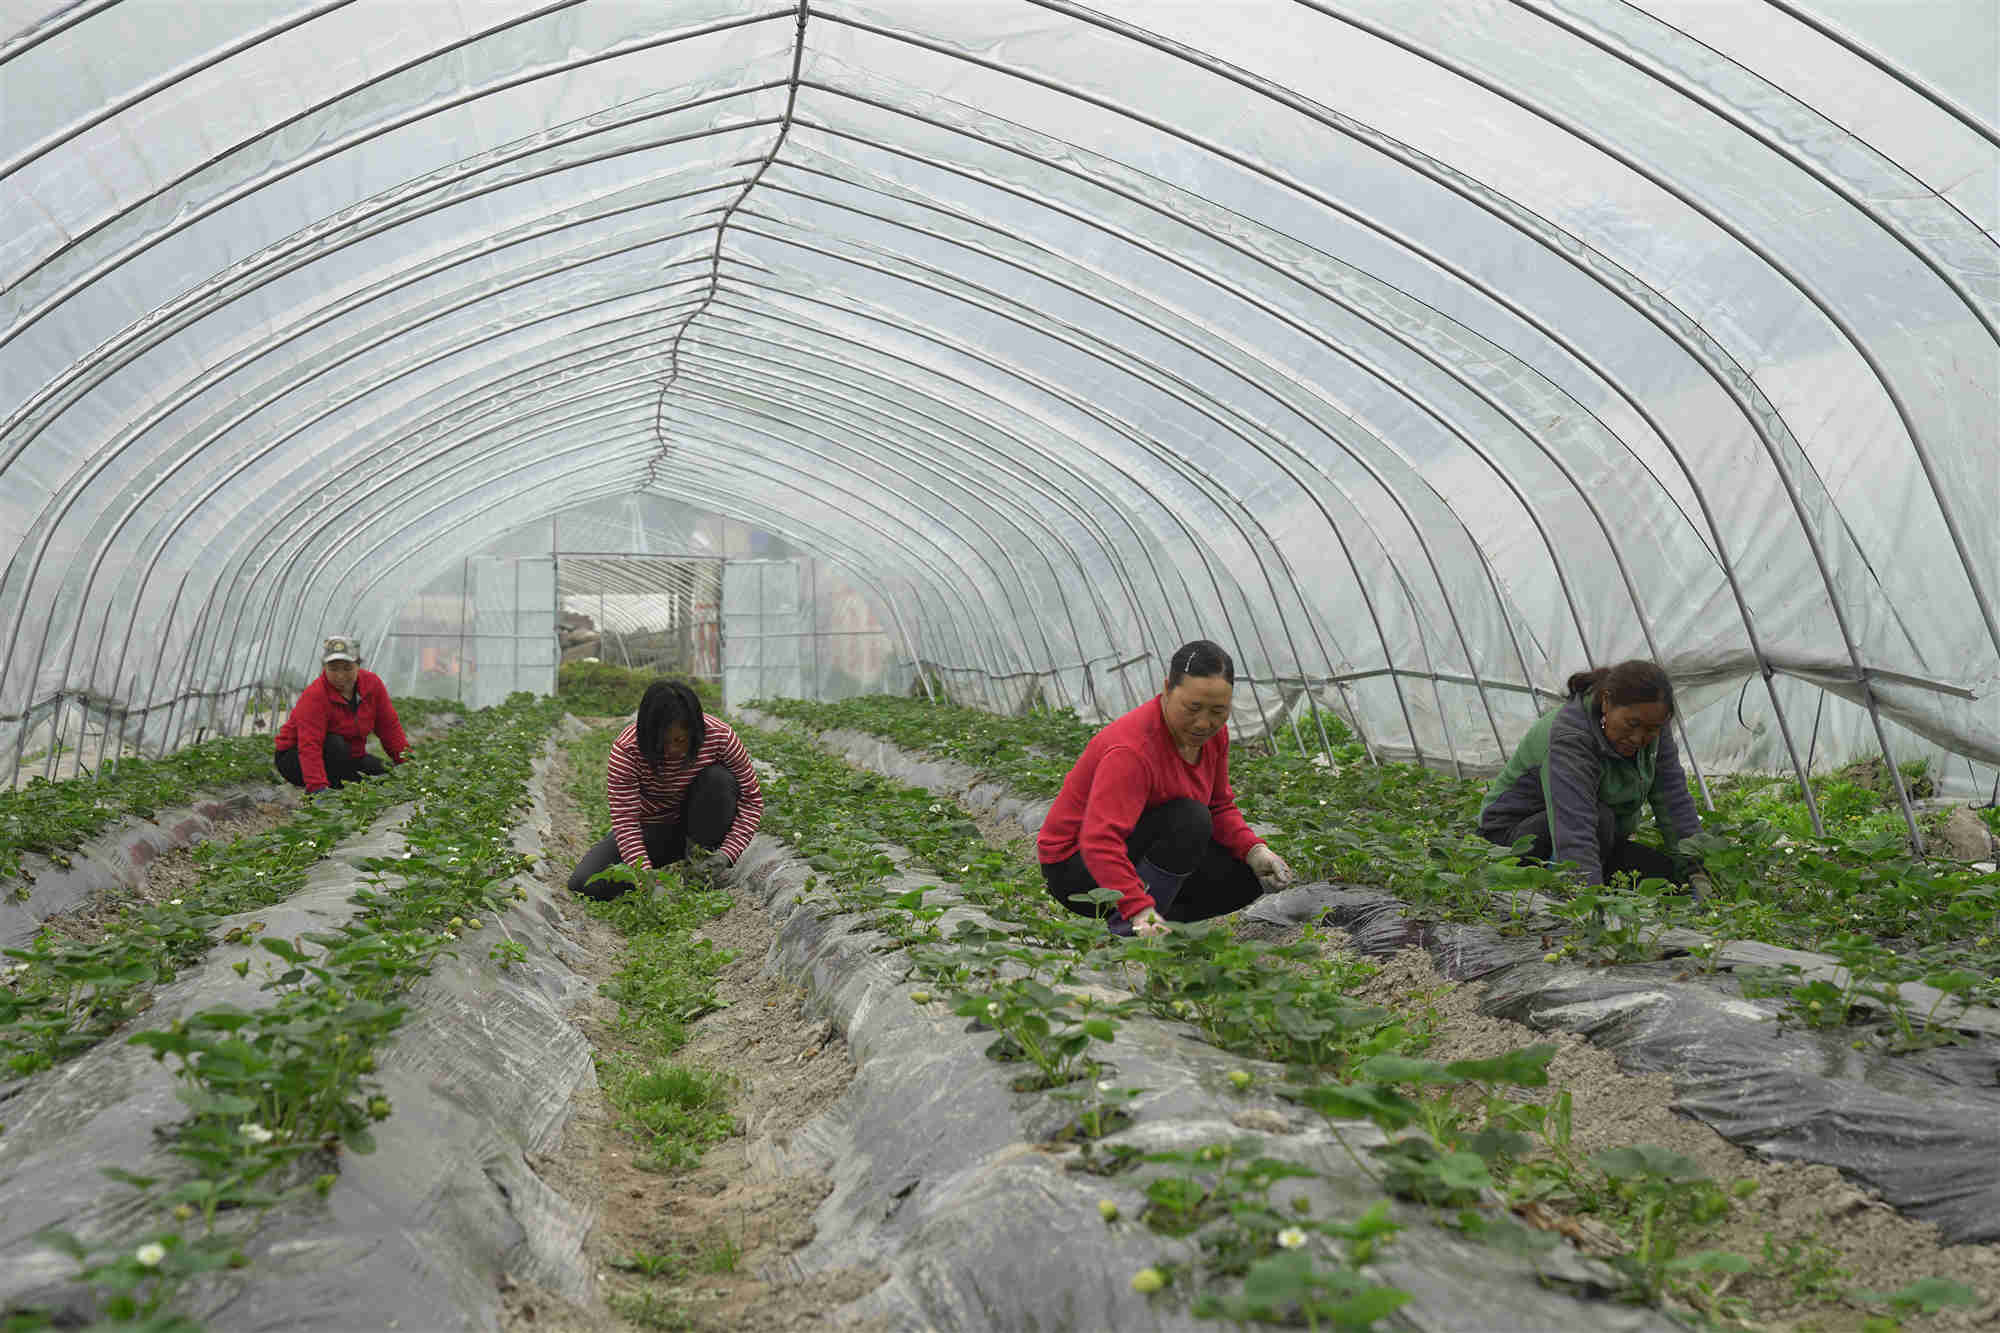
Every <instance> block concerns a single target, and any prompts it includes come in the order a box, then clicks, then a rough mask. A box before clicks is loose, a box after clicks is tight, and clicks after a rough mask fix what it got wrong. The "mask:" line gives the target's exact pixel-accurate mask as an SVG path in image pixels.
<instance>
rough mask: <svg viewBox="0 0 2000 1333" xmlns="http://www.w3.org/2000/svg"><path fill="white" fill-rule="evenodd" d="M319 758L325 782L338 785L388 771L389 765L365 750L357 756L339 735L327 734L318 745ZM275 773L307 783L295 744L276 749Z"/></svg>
mask: <svg viewBox="0 0 2000 1333" xmlns="http://www.w3.org/2000/svg"><path fill="white" fill-rule="evenodd" d="M319 757H320V762H321V763H323V764H325V765H326V785H327V786H329V787H339V786H341V785H342V784H344V783H349V782H353V781H355V780H357V779H360V778H379V777H381V776H382V775H383V774H384V773H387V772H388V771H389V766H388V765H387V764H385V763H383V762H382V761H381V760H380V759H377V758H376V757H375V756H374V755H372V754H364V755H362V756H361V757H360V758H359V759H356V758H355V757H354V756H353V755H351V754H349V753H348V752H347V742H346V741H345V740H344V739H342V738H341V737H339V736H328V737H327V738H326V744H324V745H322V746H320V747H319ZM274 762H276V764H277V766H278V776H279V777H281V778H283V779H284V780H285V781H287V782H289V783H291V784H292V785H293V786H294V787H303V786H305V785H306V772H305V770H304V769H303V768H301V767H300V766H299V752H298V750H297V749H296V748H294V749H290V750H280V751H278V754H277V757H276V760H275V761H274Z"/></svg>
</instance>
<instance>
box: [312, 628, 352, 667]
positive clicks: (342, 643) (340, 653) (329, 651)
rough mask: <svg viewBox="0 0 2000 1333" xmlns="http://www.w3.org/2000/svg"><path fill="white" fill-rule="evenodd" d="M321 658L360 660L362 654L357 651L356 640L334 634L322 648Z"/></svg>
mask: <svg viewBox="0 0 2000 1333" xmlns="http://www.w3.org/2000/svg"><path fill="white" fill-rule="evenodd" d="M319 660H320V661H321V662H322V663H325V662H359V661H360V660H361V654H360V653H359V652H358V651H356V649H355V646H354V640H352V639H344V638H342V637H340V636H339V635H337V634H336V635H334V636H333V637H332V638H330V639H328V640H327V641H326V645H325V647H323V648H322V649H321V650H320V654H319Z"/></svg>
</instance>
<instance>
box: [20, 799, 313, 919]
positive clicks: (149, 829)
mask: <svg viewBox="0 0 2000 1333" xmlns="http://www.w3.org/2000/svg"><path fill="white" fill-rule="evenodd" d="M273 801H275V802H278V803H280V804H284V805H289V806H296V805H297V804H298V789H297V788H295V787H291V786H288V785H286V784H284V783H273V784H270V785H258V786H250V787H240V788H237V789H235V790H233V791H227V792H217V793H214V794H212V795H204V796H200V797H197V798H196V799H195V800H193V801H190V802H189V803H188V804H186V805H184V806H178V807H175V808H174V809H171V810H162V811H160V812H159V813H157V814H155V815H154V816H153V817H152V818H151V819H139V818H136V817H133V816H127V817H125V818H123V819H120V820H118V821H117V822H116V823H114V824H112V825H111V826H110V827H109V828H106V829H104V830H103V831H102V832H100V833H98V834H97V835H96V836H94V837H92V838H89V839H87V840H86V841H85V842H84V843H83V844H82V845H81V846H79V847H75V848H72V849H70V850H69V851H67V852H64V853H63V859H64V860H65V861H67V862H68V864H67V865H63V864H61V863H59V862H57V861H55V860H52V859H51V858H49V857H47V856H43V855H41V854H39V853H35V852H30V853H29V854H27V855H26V856H24V857H22V858H21V862H22V869H23V871H24V872H25V873H24V874H23V876H22V877H21V878H18V879H5V880H0V949H17V948H19V947H21V946H22V945H24V944H26V943H28V942H29V941H30V940H32V939H34V937H35V932H36V931H38V930H40V929H41V927H42V922H44V921H46V920H48V919H49V918H50V917H52V916H56V915H58V914H60V913H63V912H67V911H69V910H71V909H72V908H75V907H79V906H81V905H83V904H84V903H86V902H88V901H89V900H90V898H91V895H93V894H96V893H100V892H105V891H109V890H116V889H135V888H137V887H138V886H139V885H140V884H141V883H142V882H143V881H144V880H145V877H146V867H147V866H148V865H150V864H152V862H153V861H154V860H155V859H156V858H158V857H161V856H164V855H165V854H166V853H168V852H171V851H174V850H176V849H177V848H181V847H191V846H193V845H194V844H195V843H198V842H205V841H206V840H207V839H208V837H209V835H210V834H211V833H213V832H214V830H215V827H216V826H217V825H218V824H221V823H223V822H225V821H226V820H230V819H235V818H239V817H241V816H243V815H246V814H249V813H250V812H251V811H253V810H255V809H256V808H257V807H258V806H260V805H264V804H266V803H268V802H273Z"/></svg>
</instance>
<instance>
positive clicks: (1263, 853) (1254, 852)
mask: <svg viewBox="0 0 2000 1333" xmlns="http://www.w3.org/2000/svg"><path fill="white" fill-rule="evenodd" d="M1243 864H1245V865H1247V866H1249V867H1250V869H1251V871H1252V873H1254V874H1255V875H1256V876H1257V878H1258V879H1262V880H1268V881H1270V882H1271V883H1272V884H1274V885H1276V886H1277V887H1278V888H1281V889H1282V888H1286V887H1288V886H1289V885H1290V884H1291V882H1292V880H1293V879H1294V878H1295V877H1294V876H1293V874H1292V868H1291V867H1290V866H1289V865H1286V864H1285V858H1284V857H1282V856H1280V855H1278V854H1277V853H1276V852H1274V851H1272V850H1271V849H1270V848H1269V847H1267V846H1265V845H1264V844H1263V843H1261V842H1260V843H1258V844H1257V845H1256V846H1255V847H1252V848H1251V849H1250V854H1249V855H1248V856H1246V857H1244V858H1243Z"/></svg>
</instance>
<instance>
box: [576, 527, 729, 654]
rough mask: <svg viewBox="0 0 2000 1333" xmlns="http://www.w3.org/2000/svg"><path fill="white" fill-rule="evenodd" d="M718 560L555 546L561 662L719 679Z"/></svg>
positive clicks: (720, 567)
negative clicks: (557, 549) (578, 550)
mask: <svg viewBox="0 0 2000 1333" xmlns="http://www.w3.org/2000/svg"><path fill="white" fill-rule="evenodd" d="M722 564H723V562H722V561H721V560H720V559H718V558H716V557H714V556H694V555H647V554H636V553H618V552H595V551H593V552H584V553H581V554H571V553H569V552H561V553H559V554H558V555H557V557H556V598H557V615H556V632H557V635H558V641H559V643H560V646H561V658H560V660H561V663H562V664H563V665H567V664H569V663H571V662H587V661H600V662H608V663H610V664H612V665H614V666H621V667H629V668H634V669H639V670H646V671H654V672H659V673H662V674H665V675H671V676H685V677H689V678H691V679H695V680H703V681H710V682H714V681H718V680H720V678H721V676H722V583H723V579H722Z"/></svg>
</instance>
